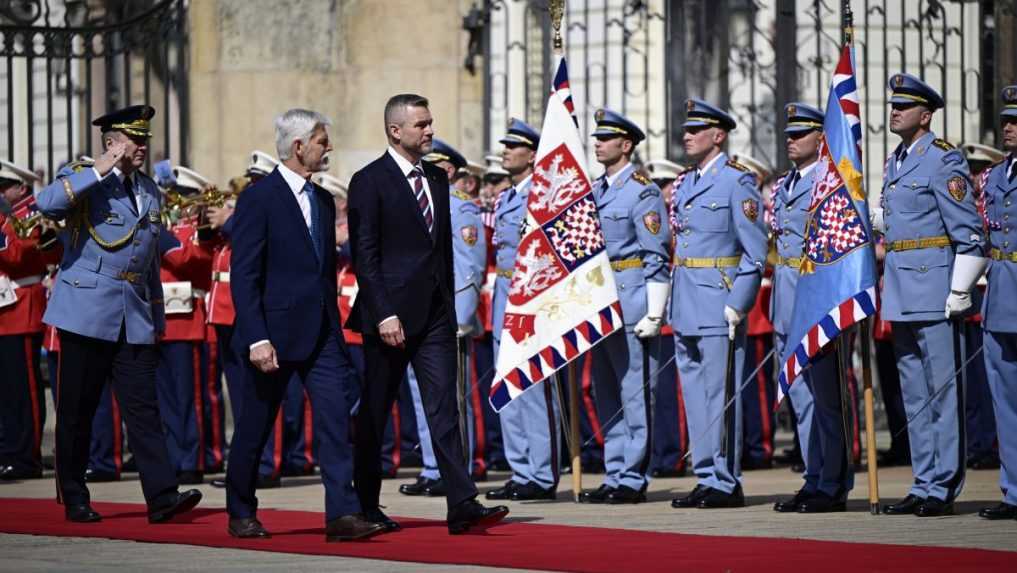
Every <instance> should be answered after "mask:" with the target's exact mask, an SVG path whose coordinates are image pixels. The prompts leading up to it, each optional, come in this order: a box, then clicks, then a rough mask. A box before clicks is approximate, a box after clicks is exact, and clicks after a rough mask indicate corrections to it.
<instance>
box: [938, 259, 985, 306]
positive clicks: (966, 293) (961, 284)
mask: <svg viewBox="0 0 1017 573" xmlns="http://www.w3.org/2000/svg"><path fill="white" fill-rule="evenodd" d="M988 264H989V259H987V258H985V257H976V256H974V255H957V256H955V257H954V259H953V277H952V278H951V279H950V296H948V297H946V317H947V318H950V317H953V316H957V315H959V314H961V313H963V312H964V311H966V310H967V309H969V308H971V289H972V288H973V287H974V286H975V283H977V282H978V278H979V277H981V276H982V273H984V272H985V267H986V265H988Z"/></svg>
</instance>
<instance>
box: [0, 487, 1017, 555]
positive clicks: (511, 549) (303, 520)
mask: <svg viewBox="0 0 1017 573" xmlns="http://www.w3.org/2000/svg"><path fill="white" fill-rule="evenodd" d="M0 504H2V505H0V507H2V508H3V511H2V512H0V532H3V533H22V534H33V535H53V536H73V537H103V538H109V539H127V540H134V541H144V542H148V543H179V544H184V545H201V546H206V547H229V548H235V549H253V550H258V551H272V552H280V553H299V554H306V555H339V556H345V557H362V558H367V559H389V560H394V561H414V562H421V563H448V564H458V565H484V566H490V567H516V568H525V569H545V570H551V571H595V572H601V571H603V572H610V573H614V572H618V571H640V572H643V571H646V572H652V571H781V572H782V573H787V572H788V571H813V570H816V569H817V567H821V568H822V569H823V570H826V571H890V570H892V571H921V572H922V573H927V572H928V571H974V570H979V571H990V570H991V571H1000V570H1013V569H1014V566H1015V563H1017V554H1015V553H1008V552H1003V551H986V550H981V549H952V548H944V547H914V546H904V545H881V544H863V543H841V542H831V541H806V540H799V539H775V538H759V537H721V536H706V535H687V534H679V533H654V532H646V531H633V530H625V529H607V528H600V527H572V526H562V525H542V524H538V523H526V522H523V521H512V520H511V517H510V519H509V521H508V522H506V523H504V524H502V525H498V526H495V527H493V528H491V529H489V530H488V531H487V532H486V533H484V534H469V535H463V536H450V535H448V530H447V529H446V528H445V524H444V522H439V521H431V520H424V519H413V518H406V519H401V520H400V521H401V522H402V524H403V527H404V529H403V531H401V532H398V533H391V534H388V535H382V536H380V537H376V538H374V539H373V540H370V541H367V542H363V543H325V542H324V526H323V519H324V518H323V516H322V514H321V513H315V512H308V511H283V510H272V509H265V510H262V511H260V512H259V518H260V519H261V521H262V523H264V524H265V527H266V528H267V529H268V530H269V531H271V532H272V533H273V534H274V536H273V537H272V538H271V539H267V540H261V541H243V540H238V539H233V538H232V537H230V536H229V535H227V533H226V514H225V512H224V510H222V509H201V508H199V509H197V510H195V511H193V512H191V513H189V514H186V515H184V516H181V517H180V518H178V520H177V521H176V522H174V523H170V524H164V525H149V524H148V522H147V520H146V518H145V511H144V507H143V506H142V505H139V504H126V503H101V502H100V503H95V504H94V507H95V509H96V510H97V511H99V512H100V513H102V514H103V521H102V522H100V523H94V524H76V523H69V522H67V521H64V518H63V508H62V507H61V506H58V505H57V504H56V503H55V502H53V501H52V500H48V499H47V500H41V499H12V498H0Z"/></svg>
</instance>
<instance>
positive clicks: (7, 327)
mask: <svg viewBox="0 0 1017 573" xmlns="http://www.w3.org/2000/svg"><path fill="white" fill-rule="evenodd" d="M0 232H2V233H3V236H2V237H0V275H6V276H7V277H8V278H10V279H11V280H14V281H26V282H31V281H35V282H34V284H31V285H26V286H24V287H22V288H15V290H14V293H15V295H16V296H17V298H18V301H17V302H15V303H14V304H12V305H9V306H5V307H3V308H0V336H8V335H12V334H36V333H40V332H42V331H43V330H44V328H45V325H44V324H43V323H42V315H43V313H44V312H45V311H46V287H44V286H43V284H42V280H41V278H42V277H43V276H45V275H46V273H47V269H46V265H47V264H54V265H55V264H58V263H59V262H60V258H61V257H62V255H63V249H62V248H61V247H60V246H59V245H57V246H56V247H53V248H52V249H49V250H48V251H40V250H39V249H38V248H37V247H36V244H35V242H34V241H29V240H25V239H21V238H19V237H18V236H17V235H15V234H14V228H13V227H12V226H11V224H10V223H9V222H8V221H7V217H6V216H5V215H2V214H0ZM36 233H38V231H36Z"/></svg>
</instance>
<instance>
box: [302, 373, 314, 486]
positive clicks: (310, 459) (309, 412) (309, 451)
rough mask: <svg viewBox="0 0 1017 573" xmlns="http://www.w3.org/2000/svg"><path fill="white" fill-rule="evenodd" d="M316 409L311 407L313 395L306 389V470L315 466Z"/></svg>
mask: <svg viewBox="0 0 1017 573" xmlns="http://www.w3.org/2000/svg"><path fill="white" fill-rule="evenodd" d="M313 444H314V410H313V408H311V397H310V396H309V395H308V394H307V390H304V471H310V469H311V468H313V467H314V450H313V448H312V446H313Z"/></svg>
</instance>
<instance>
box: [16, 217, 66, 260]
mask: <svg viewBox="0 0 1017 573" xmlns="http://www.w3.org/2000/svg"><path fill="white" fill-rule="evenodd" d="M8 220H9V221H10V222H11V228H12V229H13V230H14V235H15V236H16V237H18V238H19V239H23V240H26V241H35V242H36V247H37V248H38V249H39V250H40V251H45V250H47V249H49V248H50V247H52V246H53V245H54V244H55V243H56V241H57V232H58V231H59V230H60V228H61V227H62V225H60V224H58V223H57V222H56V221H53V220H51V219H47V218H46V217H45V216H43V214H42V213H38V212H36V213H33V214H32V215H30V216H28V217H25V218H23V219H22V218H19V217H15V216H11V217H10V218H9V219H8ZM36 229H39V234H38V236H33V235H34V233H35V230H36Z"/></svg>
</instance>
